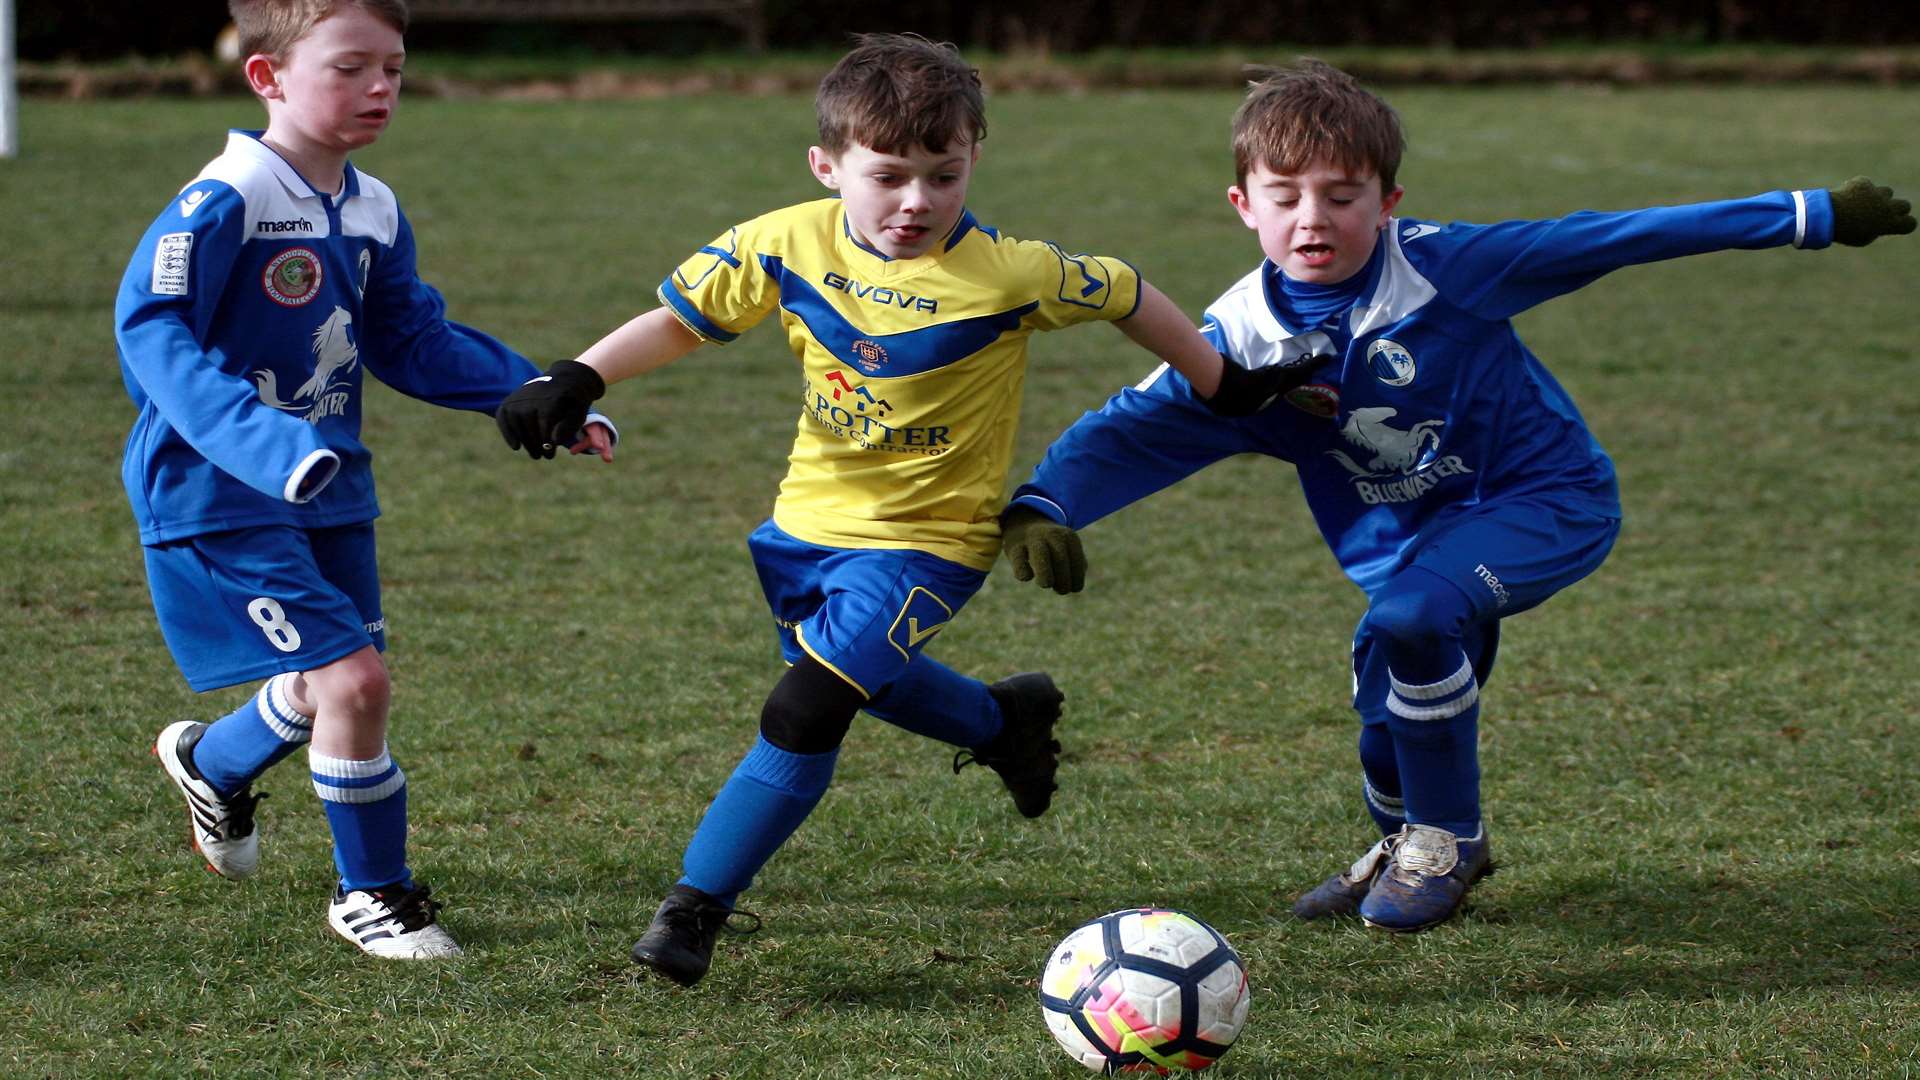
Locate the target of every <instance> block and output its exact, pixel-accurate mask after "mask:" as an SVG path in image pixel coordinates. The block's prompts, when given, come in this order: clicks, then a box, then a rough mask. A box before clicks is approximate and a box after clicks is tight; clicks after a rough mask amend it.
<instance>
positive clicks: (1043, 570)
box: [1000, 506, 1087, 596]
mask: <svg viewBox="0 0 1920 1080" xmlns="http://www.w3.org/2000/svg"><path fill="white" fill-rule="evenodd" d="M1000 550H1001V551H1003V552H1005V553H1006V556H1007V561H1008V562H1010V563H1012V564H1013V576H1014V579H1015V580H1017V581H1033V582H1037V583H1038V584H1039V586H1040V587H1041V588H1043V589H1052V590H1053V591H1054V592H1057V593H1059V594H1060V595H1061V596H1065V595H1067V594H1068V593H1077V592H1079V591H1080V590H1081V589H1082V588H1084V587H1085V586H1086V584H1087V555H1086V552H1084V551H1082V550H1080V534H1079V533H1077V532H1074V531H1073V530H1072V529H1069V528H1067V527H1066V526H1065V525H1062V524H1060V523H1059V522H1057V521H1055V520H1053V519H1052V518H1050V517H1048V516H1047V515H1045V514H1043V513H1041V512H1040V511H1038V510H1034V509H1030V508H1028V507H1025V506H1016V507H1013V508H1012V509H1010V510H1008V511H1007V512H1006V513H1005V514H1003V515H1001V517H1000Z"/></svg>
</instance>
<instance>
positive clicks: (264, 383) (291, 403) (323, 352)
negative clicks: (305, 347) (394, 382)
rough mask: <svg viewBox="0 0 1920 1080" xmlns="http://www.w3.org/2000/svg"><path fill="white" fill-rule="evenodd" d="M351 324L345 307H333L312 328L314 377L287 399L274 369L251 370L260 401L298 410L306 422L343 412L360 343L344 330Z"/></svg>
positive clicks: (350, 395) (285, 408)
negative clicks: (314, 328)
mask: <svg viewBox="0 0 1920 1080" xmlns="http://www.w3.org/2000/svg"><path fill="white" fill-rule="evenodd" d="M352 325H353V316H351V315H349V314H347V309H345V308H340V307H336V308H334V309H333V314H332V315H329V316H327V319H326V321H325V322H323V323H321V324H320V328H319V329H317V330H315V331H314V332H313V377H312V378H310V379H308V380H307V381H306V382H304V383H301V384H300V385H299V387H297V388H296V389H295V390H294V391H293V396H292V398H291V399H289V400H281V397H280V387H279V383H278V380H277V379H276V378H275V376H274V373H273V369H271V368H261V369H260V370H258V371H256V372H254V373H253V383H254V385H255V386H256V387H258V388H259V390H260V401H261V403H262V404H264V405H266V406H267V407H269V408H274V409H279V410H280V411H281V412H290V413H300V414H301V417H300V418H301V419H302V420H305V421H306V422H307V423H309V424H317V423H319V422H320V421H321V420H324V419H326V418H327V417H329V416H337V415H339V414H341V413H343V412H345V411H346V409H347V402H348V401H349V400H350V399H351V398H352V397H353V387H352V385H351V384H350V383H347V382H346V376H347V374H348V373H349V372H351V371H352V370H353V366H354V365H355V364H356V363H358V362H359V360H360V347H359V346H357V345H355V344H354V343H353V336H352V335H351V334H349V333H348V332H347V328H348V327H350V326H352Z"/></svg>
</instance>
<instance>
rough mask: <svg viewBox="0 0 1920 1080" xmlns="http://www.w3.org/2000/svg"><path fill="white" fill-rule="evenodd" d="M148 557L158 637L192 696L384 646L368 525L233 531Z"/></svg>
mask: <svg viewBox="0 0 1920 1080" xmlns="http://www.w3.org/2000/svg"><path fill="white" fill-rule="evenodd" d="M145 551H146V557H147V586H148V588H149V589H151V590H152V592H153V610H154V614H156V615H157V616H159V619H160V633H161V635H162V636H164V637H165V638H166V639H167V648H168V649H170V650H172V652H173V659H174V662H175V663H176V664H178V665H180V671H181V674H183V675H185V676H186V677H187V685H188V686H191V687H193V688H194V689H195V690H200V691H205V690H217V689H219V688H220V687H223V686H234V685H236V684H239V683H244V682H252V681H254V680H256V679H264V678H267V677H269V676H272V675H277V674H279V673H280V672H283V671H312V670H313V669H315V668H318V667H324V666H325V665H327V664H330V663H332V662H334V661H335V660H339V659H341V658H342V657H345V656H349V655H351V654H353V653H355V652H358V651H360V650H361V649H364V648H366V647H367V646H368V645H372V646H373V647H374V648H376V649H381V650H385V649H386V647H387V633H386V619H385V618H384V617H383V616H382V615H381V613H380V577H379V572H378V569H377V567H376V566H375V559H374V546H373V526H372V525H371V524H366V525H348V526H343V527H341V528H335V529H296V528H293V527H291V526H285V525H274V526H268V527H264V528H258V529H237V530H234V531H231V532H219V533H207V534H205V535H202V536H191V537H188V538H186V539H184V540H176V541H172V542H170V543H165V544H154V545H151V546H148V547H147V548H146V549H145Z"/></svg>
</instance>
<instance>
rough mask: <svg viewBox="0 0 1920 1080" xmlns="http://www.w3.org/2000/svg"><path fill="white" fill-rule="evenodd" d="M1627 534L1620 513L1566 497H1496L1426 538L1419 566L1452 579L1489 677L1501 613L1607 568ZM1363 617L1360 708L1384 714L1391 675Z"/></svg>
mask: <svg viewBox="0 0 1920 1080" xmlns="http://www.w3.org/2000/svg"><path fill="white" fill-rule="evenodd" d="M1619 535H1620V519H1619V518H1617V517H1607V516H1603V515H1600V514H1595V513H1593V512H1591V511H1589V510H1584V509H1578V508H1574V507H1569V506H1566V505H1563V504H1561V503H1560V502H1558V501H1557V500H1555V499H1553V498H1552V497H1550V496H1547V497H1532V498H1512V499H1502V500H1496V501H1494V502H1491V503H1487V504H1486V505H1484V506H1482V507H1480V508H1479V509H1477V510H1475V511H1474V512H1473V513H1471V514H1469V515H1467V516H1466V517H1464V518H1462V519H1460V520H1459V521H1458V522H1456V523H1455V524H1454V525H1453V526H1452V527H1450V528H1448V529H1447V530H1446V531H1445V532H1443V533H1441V534H1440V535H1439V536H1437V537H1435V538H1434V539H1432V540H1429V541H1427V542H1426V543H1425V544H1423V545H1421V547H1420V549H1419V551H1418V552H1417V553H1416V554H1415V555H1414V558H1413V563H1412V565H1414V566H1417V567H1419V568H1421V569H1422V570H1425V571H1427V572H1428V573H1431V574H1435V575H1437V576H1439V577H1441V578H1444V579H1446V580H1447V581H1449V582H1451V583H1452V584H1453V585H1454V586H1455V587H1456V588H1458V589H1459V590H1460V592H1461V593H1462V594H1463V595H1465V597H1466V598H1467V602H1468V604H1469V605H1470V607H1471V608H1472V615H1471V617H1470V618H1469V619H1468V621H1467V625H1466V626H1465V628H1464V631H1463V633H1462V642H1461V644H1462V647H1463V648H1464V649H1465V650H1466V653H1467V659H1468V660H1469V661H1470V662H1471V663H1472V664H1473V668H1474V674H1475V677H1476V678H1478V679H1479V681H1480V682H1481V683H1482V684H1484V683H1485V682H1486V681H1487V678H1488V677H1489V676H1490V675H1492V673H1493V660H1494V655H1495V653H1496V652H1497V650H1498V648H1499V642H1500V620H1501V619H1504V618H1506V617H1507V616H1509V615H1517V614H1519V613H1520V612H1522V611H1526V610H1528V609H1529V608H1535V607H1538V606H1540V605H1541V604H1544V603H1546V602H1547V601H1548V600H1549V599H1551V598H1552V597H1553V595H1554V594H1555V593H1557V592H1559V591H1560V590H1561V589H1564V588H1566V587H1567V586H1569V585H1572V584H1573V583H1574V582H1576V581H1579V580H1580V579H1581V578H1583V577H1586V576H1587V575H1588V574H1591V573H1593V572H1594V571H1595V570H1597V569H1599V568H1600V564H1601V563H1602V562H1605V561H1606V558H1607V554H1608V553H1609V552H1611V551H1612V550H1613V542H1614V540H1615V539H1616V538H1617V537H1618V536H1619ZM1374 638H1375V635H1374V633H1373V631H1372V630H1371V629H1370V628H1369V627H1368V625H1367V619H1366V617H1365V616H1362V617H1361V619H1360V625H1359V627H1358V629H1356V630H1355V631H1354V635H1353V671H1354V707H1355V708H1356V709H1358V710H1360V713H1361V715H1362V717H1363V718H1365V719H1367V720H1368V722H1374V721H1375V720H1378V721H1379V722H1384V721H1385V715H1386V700H1387V688H1388V676H1387V670H1386V664H1385V662H1384V661H1383V660H1382V659H1381V655H1382V654H1381V653H1380V650H1376V649H1374V648H1373V644H1374Z"/></svg>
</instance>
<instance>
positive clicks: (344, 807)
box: [307, 747, 413, 889]
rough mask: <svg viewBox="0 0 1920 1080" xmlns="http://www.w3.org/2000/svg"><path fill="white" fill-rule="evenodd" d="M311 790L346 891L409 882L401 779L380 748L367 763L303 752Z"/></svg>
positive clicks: (404, 781) (404, 782)
mask: <svg viewBox="0 0 1920 1080" xmlns="http://www.w3.org/2000/svg"><path fill="white" fill-rule="evenodd" d="M307 766H308V768H309V769H310V770H311V771H312V773H313V790H314V793H315V794H317V795H319V796H320V802H321V805H323V806H325V807H326V810H327V825H328V826H329V827H331V828H332V829H333V862H334V865H335V866H336V867H337V868H338V869H339V871H340V883H341V884H342V885H343V886H345V887H346V888H348V889H371V888H375V887H377V886H381V885H392V884H395V883H402V884H405V883H409V882H411V881H412V877H413V876H412V875H411V874H410V873H408V871H407V774H406V773H404V772H401V771H400V766H398V765H395V764H394V763H393V758H392V756H391V755H389V754H388V753H387V750H386V748H385V747H381V749H380V756H379V757H377V758H374V759H373V760H371V761H354V760H351V759H348V758H336V757H327V756H325V755H324V754H319V753H316V752H314V751H312V750H309V751H307Z"/></svg>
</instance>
